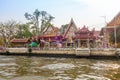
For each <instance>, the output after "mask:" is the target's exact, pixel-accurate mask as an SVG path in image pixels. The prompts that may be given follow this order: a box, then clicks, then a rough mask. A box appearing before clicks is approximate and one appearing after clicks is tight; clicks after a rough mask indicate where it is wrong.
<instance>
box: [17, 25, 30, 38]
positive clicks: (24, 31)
mask: <svg viewBox="0 0 120 80" xmlns="http://www.w3.org/2000/svg"><path fill="white" fill-rule="evenodd" d="M31 36H32V33H31V32H30V27H29V25H28V24H19V25H18V33H17V35H15V37H16V38H29V37H31Z"/></svg>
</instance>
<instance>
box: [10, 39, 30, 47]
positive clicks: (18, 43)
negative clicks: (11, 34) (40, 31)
mask: <svg viewBox="0 0 120 80" xmlns="http://www.w3.org/2000/svg"><path fill="white" fill-rule="evenodd" d="M10 42H11V43H12V47H27V46H28V44H29V42H30V41H29V39H28V38H23V39H16V38H14V39H12V40H11V41H10Z"/></svg>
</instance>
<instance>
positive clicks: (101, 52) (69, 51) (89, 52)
mask: <svg viewBox="0 0 120 80" xmlns="http://www.w3.org/2000/svg"><path fill="white" fill-rule="evenodd" d="M0 54H2V55H4V54H8V55H28V54H32V55H34V54H37V55H46V56H47V55H55V56H57V55H68V56H69V55H74V56H77V57H91V56H97V57H101V56H103V57H116V56H117V57H120V49H117V50H115V49H113V48H109V49H108V48H107V49H98V48H93V49H88V48H59V49H57V48H50V49H39V48H7V49H6V50H4V51H0Z"/></svg>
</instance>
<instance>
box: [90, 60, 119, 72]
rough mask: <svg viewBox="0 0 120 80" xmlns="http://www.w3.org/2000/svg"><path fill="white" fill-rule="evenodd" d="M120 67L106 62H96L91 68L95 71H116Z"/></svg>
mask: <svg viewBox="0 0 120 80" xmlns="http://www.w3.org/2000/svg"><path fill="white" fill-rule="evenodd" d="M119 67H120V65H119V64H117V63H107V62H97V63H96V64H93V66H91V68H92V69H97V70H109V69H118V68H119Z"/></svg>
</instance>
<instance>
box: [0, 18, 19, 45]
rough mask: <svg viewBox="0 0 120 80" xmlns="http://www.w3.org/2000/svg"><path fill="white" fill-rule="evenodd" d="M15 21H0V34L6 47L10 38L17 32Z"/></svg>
mask: <svg viewBox="0 0 120 80" xmlns="http://www.w3.org/2000/svg"><path fill="white" fill-rule="evenodd" d="M16 26H17V23H16V21H13V20H10V21H7V22H5V23H0V34H1V36H2V39H3V41H4V44H5V46H6V47H8V45H9V43H10V40H11V38H12V37H13V36H14V35H15V34H16V33H17V32H18V28H17V27H16Z"/></svg>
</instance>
